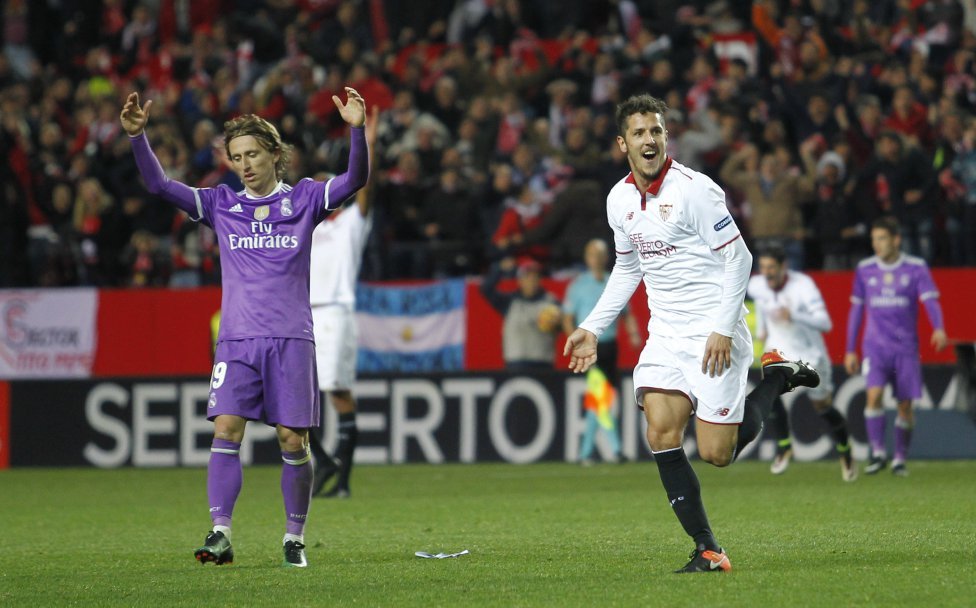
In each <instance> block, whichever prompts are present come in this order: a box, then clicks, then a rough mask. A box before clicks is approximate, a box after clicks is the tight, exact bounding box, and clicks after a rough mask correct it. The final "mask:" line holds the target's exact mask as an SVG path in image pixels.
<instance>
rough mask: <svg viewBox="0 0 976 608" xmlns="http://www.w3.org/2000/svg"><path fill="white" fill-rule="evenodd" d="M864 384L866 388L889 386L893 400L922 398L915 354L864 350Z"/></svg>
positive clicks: (920, 365) (919, 362) (920, 366)
mask: <svg viewBox="0 0 976 608" xmlns="http://www.w3.org/2000/svg"><path fill="white" fill-rule="evenodd" d="M862 368H863V369H864V370H865V374H864V375H865V382H866V384H867V387H868V388H879V387H883V386H884V385H886V384H890V385H891V389H892V392H893V393H894V395H895V399H897V400H898V401H907V400H911V399H918V398H920V397H921V396H922V364H921V361H920V360H919V356H918V353H917V352H913V353H897V352H892V351H891V350H882V349H877V350H870V351H869V350H865V352H864V364H863V366H862Z"/></svg>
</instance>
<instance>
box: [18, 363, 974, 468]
mask: <svg viewBox="0 0 976 608" xmlns="http://www.w3.org/2000/svg"><path fill="white" fill-rule="evenodd" d="M834 371H835V378H836V379H837V390H836V392H835V396H834V405H835V406H836V407H837V408H838V409H839V410H840V411H841V412H842V413H844V414H846V415H847V417H848V421H849V424H850V428H851V435H852V440H853V449H854V456H855V458H856V459H859V460H863V459H864V458H865V457H866V455H867V445H866V443H865V434H864V416H863V411H864V378H863V377H862V376H853V377H845V375H844V373H843V371H842V368H840V367H837V368H835V370H834ZM754 375H755V376H756V379H757V378H758V372H755V373H754ZM208 388H209V384H208V381H207V379H206V378H201V377H192V378H141V379H130V378H126V379H113V380H95V379H90V380H62V381H53V382H52V381H39V380H23V381H15V382H11V383H10V426H9V439H10V443H9V455H10V465H11V466H14V467H21V466H76V465H83V466H95V467H101V468H115V467H122V466H137V467H165V466H199V467H203V466H206V464H207V460H208V459H209V457H210V443H211V438H212V436H213V424H212V423H210V422H208V421H207V399H208V395H209V390H208ZM618 388H619V390H618V392H617V394H618V396H619V398H620V399H621V401H619V402H618V403H617V406H616V408H615V418H616V422H617V428H618V429H619V432H620V438H621V444H622V452H623V456H624V457H625V458H627V459H630V460H640V461H650V460H651V454H650V452H649V450H648V448H647V441H646V439H645V427H646V423H645V422H644V417H643V415H642V414H641V412H640V411H639V410H638V409H637V407H636V406H635V405H634V402H633V399H632V397H631V395H633V383H632V381H631V380H630V379H629V378H627V379H625V380H624V381H622V382H621V383H620V385H619V387H618ZM586 390H587V387H586V379H585V377H583V376H580V375H571V374H568V373H562V372H548V373H541V374H533V375H531V376H528V375H521V374H510V373H504V372H498V373H457V374H423V375H414V376H406V375H400V376H392V377H391V376H389V375H383V376H379V375H377V376H371V377H364V378H361V379H360V380H359V381H357V383H356V385H355V386H354V387H353V392H354V393H355V395H356V398H357V402H358V411H357V416H356V419H357V425H358V427H359V445H358V447H357V449H356V455H355V459H356V462H358V463H363V464H387V463H405V462H424V463H443V462H463V463H473V462H511V463H520V464H521V463H532V462H539V461H565V462H575V461H578V460H579V453H580V450H579V448H580V443H581V436H582V434H583V432H584V429H585V427H586V410H585V408H584V406H583V399H584V395H585V393H586ZM958 396H959V376H958V375H956V374H955V373H954V370H953V368H951V367H948V366H931V367H926V368H925V372H924V394H923V397H922V399H921V400H920V401H919V403H918V407H917V411H916V426H915V431H914V438H913V442H912V447H911V451H910V452H909V457H910V458H976V424H974V421H973V419H972V418H971V417H970V415H969V414H968V413H966V412H963V411H960V410H959V409H958V403H957V401H958ZM784 400H785V403H786V407H787V410H788V411H789V413H790V418H791V421H792V423H793V449H794V455H795V457H796V460H798V461H808V460H817V459H823V458H831V459H832V458H834V457H835V455H834V450H833V445H832V443H831V441H830V438H829V437H828V436H825V434H824V425H823V421H822V420H821V419H820V417H819V416H818V415H817V413H816V412H815V410H814V408H813V405H812V404H811V403H810V400H809V398H808V397H807V395H806V394H804V393H798V392H794V393H787V394H786V395H785V396H784ZM887 405H888V408H887V413H888V425H889V431H888V436H889V439H890V438H891V437H892V436H893V434H894V433H893V429H892V425H893V424H894V415H895V410H894V401H893V400H891V399H887ZM325 411H326V417H325V421H324V434H325V440H324V443H325V448H326V449H327V450H330V451H331V450H334V449H335V447H336V443H337V437H336V427H337V426H338V425H337V419H336V414H335V411H334V410H333V408H325ZM690 426H691V427H693V425H690ZM52 445H56V446H57V449H51V446H52ZM684 448H685V451H686V452H687V453H688V454H689V456H692V457H693V456H694V455H695V454H696V453H697V444H696V442H695V437H694V433H693V429H690V432H689V434H688V436H687V438H686V440H685V444H684ZM775 449H776V445H775V441H773V439H771V438H769V437H768V436H767V437H766V438H764V439H762V440H760V441H757V442H753V443H752V444H750V445H749V446H748V447H747V448H746V449H745V450H744V451H743V452H742V455H741V457H742V458H759V459H763V460H766V459H770V458H772V456H773V453H774V452H775ZM596 455H597V456H596V457H597V459H600V458H609V457H611V456H612V453H611V451H610V446H609V442H607V441H606V438H605V436H604V435H603V434H602V433H598V435H597V441H596ZM241 459H242V461H243V462H244V464H252V463H259V464H280V463H281V453H280V449H279V447H278V442H277V440H276V438H275V431H274V428H272V427H269V426H267V425H264V424H260V423H251V424H249V425H248V428H247V433H246V434H245V436H244V443H243V444H242V446H241Z"/></svg>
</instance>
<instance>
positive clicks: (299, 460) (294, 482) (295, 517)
mask: <svg viewBox="0 0 976 608" xmlns="http://www.w3.org/2000/svg"><path fill="white" fill-rule="evenodd" d="M281 460H282V461H284V464H282V466H281V495H282V496H283V497H284V498H285V516H286V517H287V520H288V521H287V523H286V527H285V529H286V531H287V533H288V534H295V535H297V536H301V535H302V533H303V531H304V530H305V518H306V517H308V505H309V503H310V502H311V501H312V475H313V473H312V457H311V456H310V455H309V453H308V448H302V449H301V450H300V451H298V452H284V451H282V452H281Z"/></svg>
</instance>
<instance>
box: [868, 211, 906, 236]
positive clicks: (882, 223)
mask: <svg viewBox="0 0 976 608" xmlns="http://www.w3.org/2000/svg"><path fill="white" fill-rule="evenodd" d="M875 228H877V229H879V230H886V231H888V234H890V235H891V236H901V226H900V225H899V224H898V220H897V219H895V218H894V216H891V215H885V216H882V217H879V218H878V219H876V220H874V221H873V222H871V229H872V230H874V229H875Z"/></svg>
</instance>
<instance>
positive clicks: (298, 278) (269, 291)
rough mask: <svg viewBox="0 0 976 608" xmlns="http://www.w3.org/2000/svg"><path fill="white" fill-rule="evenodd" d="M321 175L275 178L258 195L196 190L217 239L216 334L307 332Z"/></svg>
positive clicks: (219, 189)
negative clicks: (273, 185)
mask: <svg viewBox="0 0 976 608" xmlns="http://www.w3.org/2000/svg"><path fill="white" fill-rule="evenodd" d="M326 188H327V182H317V181H315V180H312V179H307V178H306V179H303V180H301V181H300V182H298V183H297V184H295V186H294V187H292V186H289V185H287V184H284V183H280V184H279V185H278V188H277V189H275V191H274V192H272V193H271V194H269V195H268V196H265V197H263V198H252V197H251V196H248V195H246V194H245V193H244V191H241V192H234V191H232V190H231V189H230V188H228V187H227V186H218V187H216V188H200V189H198V190H196V192H197V194H198V196H199V200H200V208H201V211H202V213H203V222H204V223H206V224H207V225H209V226H210V227H212V228H213V229H214V232H216V233H217V238H218V241H219V244H220V264H221V272H222V275H223V296H222V299H221V307H222V312H221V318H220V340H237V339H241V338H256V337H277V338H304V339H306V340H311V339H312V311H311V307H310V306H309V303H308V302H309V295H308V276H309V264H310V257H309V256H310V251H311V248H312V230H314V229H315V226H316V224H318V223H319V222H320V221H321V220H322V219H323V218H324V217H325V215H326V214H327V213H328V211H327V210H326V207H325V204H326V203H325V201H326Z"/></svg>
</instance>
